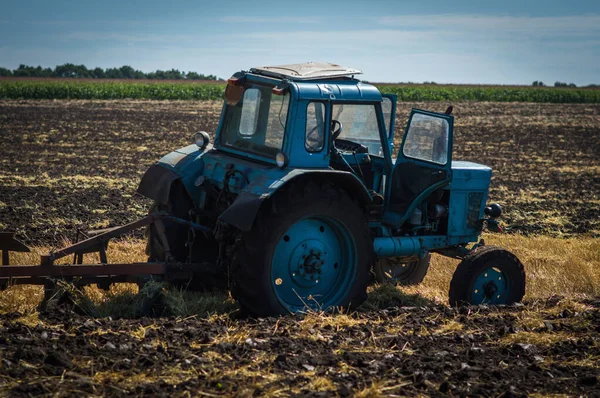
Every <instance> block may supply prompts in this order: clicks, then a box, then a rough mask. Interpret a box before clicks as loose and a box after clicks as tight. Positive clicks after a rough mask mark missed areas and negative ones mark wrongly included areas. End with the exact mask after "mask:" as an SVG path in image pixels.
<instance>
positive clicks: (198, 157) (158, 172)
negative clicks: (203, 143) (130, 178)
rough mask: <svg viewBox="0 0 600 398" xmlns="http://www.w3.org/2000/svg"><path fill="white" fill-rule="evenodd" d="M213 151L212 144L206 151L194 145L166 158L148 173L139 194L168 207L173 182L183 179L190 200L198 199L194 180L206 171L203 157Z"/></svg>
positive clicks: (142, 181) (153, 166)
mask: <svg viewBox="0 0 600 398" xmlns="http://www.w3.org/2000/svg"><path fill="white" fill-rule="evenodd" d="M211 149H212V145H210V144H209V145H208V146H207V147H206V149H205V150H200V149H199V148H198V147H197V146H196V145H195V144H194V145H189V146H187V147H185V148H181V149H178V150H176V151H173V152H171V153H169V154H168V155H166V156H164V157H163V158H162V159H160V160H159V161H158V162H156V163H155V164H153V165H152V166H150V168H149V169H148V170H147V171H146V173H145V174H144V176H143V177H142V180H141V181H140V185H139V186H138V189H137V191H138V193H140V194H141V195H143V196H145V197H147V198H150V199H152V200H154V201H156V202H158V203H161V204H164V205H166V204H167V202H168V200H169V194H170V192H171V186H172V185H173V182H174V181H175V180H177V179H181V180H182V183H183V185H184V187H185V189H186V191H187V193H188V194H189V195H190V198H197V197H198V192H197V191H198V188H197V187H196V186H195V185H194V179H195V178H196V177H197V176H198V175H201V174H202V171H203V169H204V160H203V159H202V155H204V153H206V152H208V151H209V150H211Z"/></svg>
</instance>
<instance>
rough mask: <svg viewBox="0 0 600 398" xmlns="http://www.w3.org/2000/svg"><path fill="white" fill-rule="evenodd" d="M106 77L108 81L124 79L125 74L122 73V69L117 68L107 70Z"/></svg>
mask: <svg viewBox="0 0 600 398" xmlns="http://www.w3.org/2000/svg"><path fill="white" fill-rule="evenodd" d="M104 77H106V78H108V79H122V78H123V74H122V73H121V69H117V68H107V69H106V71H105V73H104Z"/></svg>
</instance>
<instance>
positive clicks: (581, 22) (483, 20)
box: [376, 14, 600, 36]
mask: <svg viewBox="0 0 600 398" xmlns="http://www.w3.org/2000/svg"><path fill="white" fill-rule="evenodd" d="M376 21H377V22H378V23H380V24H381V25H384V26H395V27H397V28H400V29H424V30H455V31H456V30H458V31H474V30H475V31H480V32H483V33H502V34H515V33H527V34H531V35H536V36H539V35H553V36H564V35H573V34H574V35H579V34H596V33H598V32H600V15H578V16H563V17H515V16H487V15H465V14H463V15H460V14H448V15H406V16H386V17H380V18H376Z"/></svg>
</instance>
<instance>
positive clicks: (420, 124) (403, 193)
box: [384, 109, 454, 227]
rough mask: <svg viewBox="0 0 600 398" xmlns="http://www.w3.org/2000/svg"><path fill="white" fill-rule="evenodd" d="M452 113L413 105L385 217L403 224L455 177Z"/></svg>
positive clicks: (393, 174)
mask: <svg viewBox="0 0 600 398" xmlns="http://www.w3.org/2000/svg"><path fill="white" fill-rule="evenodd" d="M453 128H454V117H452V116H451V115H447V114H443V113H436V112H429V111H423V110H420V109H413V110H412V112H411V114H410V117H409V119H408V124H407V126H406V130H405V131H404V136H403V138H402V144H401V145H400V151H399V152H398V157H397V159H396V163H395V165H394V169H393V171H392V177H391V178H390V181H389V186H388V190H387V192H388V198H387V199H388V200H387V204H388V206H387V210H388V211H387V212H386V217H384V220H385V221H386V222H387V223H388V224H391V225H394V226H396V227H400V226H401V225H402V224H403V223H404V222H405V221H406V220H407V218H408V217H410V215H411V214H412V212H413V211H414V209H415V207H416V206H418V205H419V204H420V203H421V202H422V201H423V200H425V199H427V197H429V196H430V195H431V194H432V193H433V192H435V191H437V190H438V189H440V188H443V187H444V186H446V185H448V184H449V183H450V180H451V179H452V169H451V163H452V133H453Z"/></svg>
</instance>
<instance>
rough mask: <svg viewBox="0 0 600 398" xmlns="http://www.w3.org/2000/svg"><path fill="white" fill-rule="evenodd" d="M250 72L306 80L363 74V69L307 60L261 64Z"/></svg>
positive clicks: (350, 76)
mask: <svg viewBox="0 0 600 398" xmlns="http://www.w3.org/2000/svg"><path fill="white" fill-rule="evenodd" d="M250 73H253V74H257V75H263V76H270V77H275V78H278V79H289V80H296V81H306V80H320V79H335V78H352V77H354V75H360V74H362V71H360V70H358V69H354V68H348V67H345V66H341V65H338V64H330V63H327V62H307V63H304V64H290V65H278V66H260V67H256V68H252V69H250Z"/></svg>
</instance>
